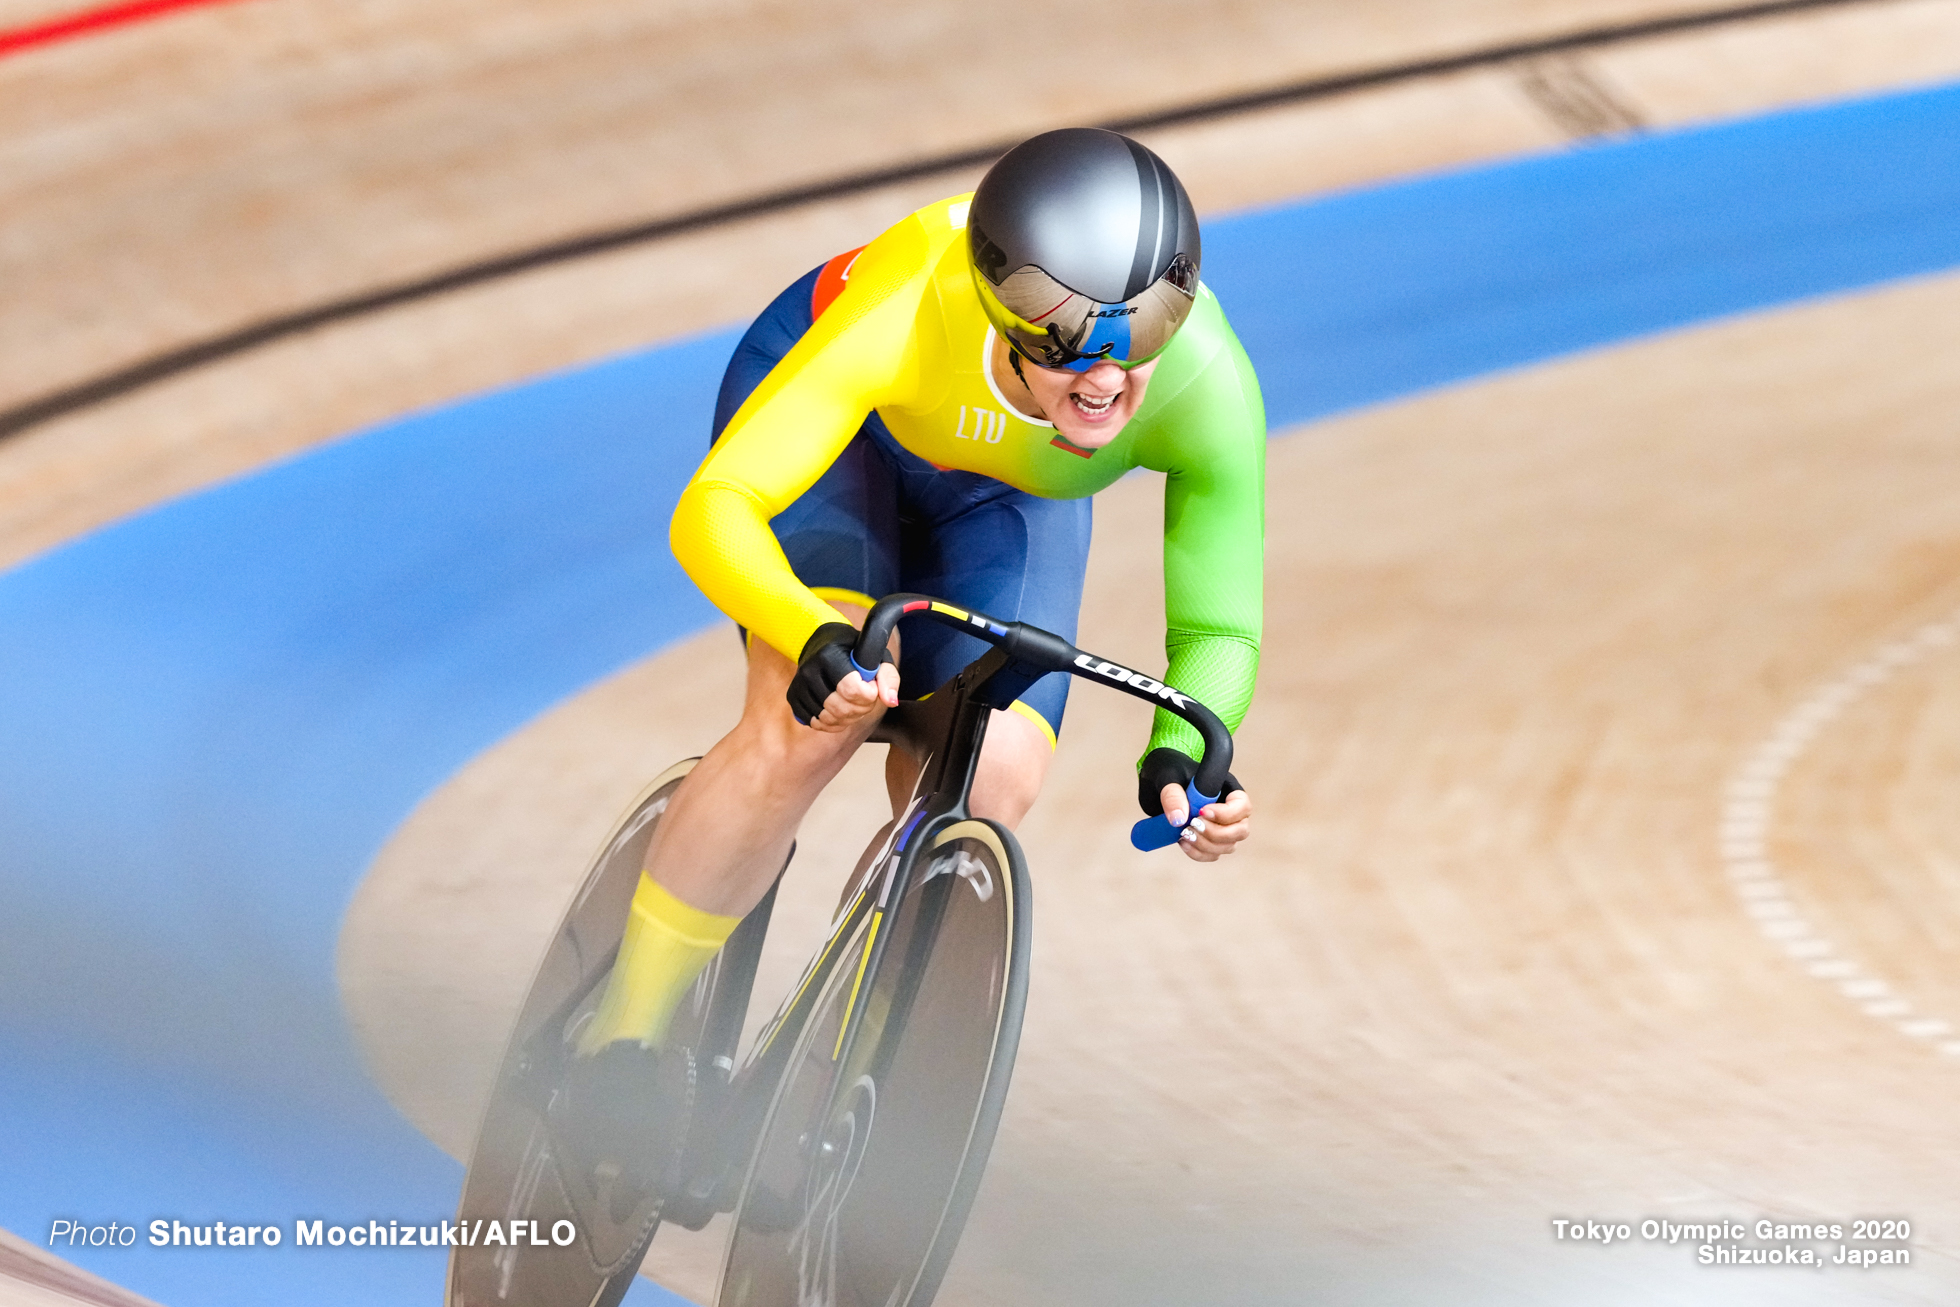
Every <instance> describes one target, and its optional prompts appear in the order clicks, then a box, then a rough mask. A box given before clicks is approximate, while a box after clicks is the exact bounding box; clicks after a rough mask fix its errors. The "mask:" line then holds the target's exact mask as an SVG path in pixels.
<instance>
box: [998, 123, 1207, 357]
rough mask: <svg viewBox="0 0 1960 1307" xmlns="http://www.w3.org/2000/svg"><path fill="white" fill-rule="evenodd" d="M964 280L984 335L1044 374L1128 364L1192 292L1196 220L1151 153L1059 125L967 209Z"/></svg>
mask: <svg viewBox="0 0 1960 1307" xmlns="http://www.w3.org/2000/svg"><path fill="white" fill-rule="evenodd" d="M966 235H967V248H968V251H969V252H970V253H971V254H972V256H973V284H974V286H975V287H976V288H977V289H978V290H979V292H980V303H981V305H982V307H984V308H985V309H986V311H987V318H988V320H989V321H991V322H992V323H993V324H994V330H995V331H998V332H999V333H1000V334H1001V337H1002V338H1003V339H1004V340H1006V341H1007V343H1008V344H1009V345H1010V346H1012V347H1013V348H1014V349H1015V350H1017V351H1018V352H1020V353H1021V354H1023V355H1025V356H1026V357H1027V358H1028V359H1030V360H1031V361H1033V362H1035V363H1037V364H1040V365H1041V366H1042V367H1048V368H1067V369H1069V370H1071V371H1074V372H1086V371H1087V370H1088V369H1090V368H1091V367H1094V366H1095V365H1096V364H1097V363H1100V362H1102V361H1103V360H1104V359H1108V360H1110V361H1111V362H1114V363H1117V364H1120V365H1122V366H1124V367H1126V368H1127V367H1135V366H1136V365H1137V364H1139V363H1145V362H1148V361H1149V360H1151V359H1153V358H1155V357H1156V356H1157V355H1158V354H1160V353H1162V352H1163V349H1164V347H1165V346H1166V345H1168V344H1170V342H1171V337H1172V336H1173V335H1175V334H1177V329H1178V328H1179V327H1181V326H1183V325H1184V319H1185V318H1187V317H1189V316H1190V313H1191V305H1192V303H1193V297H1194V296H1195V295H1196V294H1197V291H1198V257H1199V246H1198V215H1197V213H1196V212H1195V211H1193V209H1192V208H1191V197H1190V196H1188V195H1186V194H1185V193H1184V186H1183V184H1182V183H1181V182H1179V181H1178V180H1177V176H1176V174H1175V173H1173V172H1172V171H1171V170H1170V166H1169V165H1168V164H1166V163H1165V162H1164V161H1163V160H1162V159H1160V158H1158V157H1157V156H1156V155H1155V154H1153V153H1151V152H1150V151H1149V150H1147V149H1145V148H1144V147H1143V146H1141V145H1138V144H1137V143H1136V142H1135V141H1133V140H1131V139H1130V138H1129V137H1127V136H1119V135H1118V134H1116V133H1115V132H1106V131H1103V130H1101V129H1099V128H1095V127H1067V128H1064V129H1062V130H1061V131H1056V132H1044V133H1042V134H1041V135H1040V136H1037V137H1034V138H1033V139H1031V140H1026V141H1023V142H1021V144H1019V145H1017V146H1015V147H1014V148H1013V149H1011V150H1009V151H1008V152H1007V153H1006V154H1005V155H1003V156H1001V159H1000V161H999V162H998V163H996V164H994V166H993V167H992V168H989V169H988V170H987V175H986V176H985V177H983V178H981V179H980V186H979V189H977V190H976V191H974V192H973V205H972V207H971V208H970V209H969V210H968V211H967V225H966Z"/></svg>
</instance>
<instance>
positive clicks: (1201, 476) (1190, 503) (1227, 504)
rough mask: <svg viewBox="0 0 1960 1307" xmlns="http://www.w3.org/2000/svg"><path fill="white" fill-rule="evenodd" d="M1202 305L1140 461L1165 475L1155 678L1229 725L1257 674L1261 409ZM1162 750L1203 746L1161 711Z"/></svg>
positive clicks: (1241, 364) (1238, 355) (1248, 367)
mask: <svg viewBox="0 0 1960 1307" xmlns="http://www.w3.org/2000/svg"><path fill="white" fill-rule="evenodd" d="M1206 298H1207V300H1209V298H1210V297H1209V295H1208V294H1207V295H1206ZM1202 307H1205V308H1209V309H1210V312H1209V313H1194V314H1193V317H1192V321H1191V322H1190V323H1188V324H1187V327H1186V330H1187V331H1189V330H1191V329H1192V328H1197V329H1198V338H1197V339H1196V340H1194V341H1193V342H1192V343H1193V344H1194V345H1199V346H1201V347H1203V355H1202V356H1201V357H1202V359H1203V361H1202V363H1200V364H1198V365H1197V366H1196V367H1194V368H1191V369H1190V370H1188V371H1185V370H1183V369H1180V370H1179V371H1180V372H1182V373H1183V376H1182V377H1181V378H1180V377H1179V376H1178V375H1177V374H1173V375H1172V376H1169V377H1164V378H1162V379H1163V380H1167V381H1170V382H1172V383H1173V385H1174V386H1175V387H1176V389H1175V392H1174V393H1173V394H1172V395H1170V396H1167V397H1166V398H1167V399H1168V401H1169V402H1168V403H1166V404H1165V405H1164V407H1163V408H1162V409H1161V410H1159V411H1158V413H1157V414H1156V415H1155V420H1154V421H1153V422H1152V423H1151V432H1150V434H1151V437H1152V439H1151V441H1150V443H1151V446H1152V451H1151V452H1152V453H1153V454H1154V455H1155V457H1153V458H1151V459H1149V464H1150V465H1154V466H1158V467H1160V468H1161V470H1162V471H1163V472H1164V474H1165V479H1164V617H1165V624H1164V625H1165V629H1164V652H1165V653H1166V654H1167V655H1168V656H1169V660H1170V662H1169V667H1168V669H1167V670H1166V672H1165V673H1164V680H1165V681H1166V682H1167V683H1168V684H1170V685H1174V686H1176V687H1177V688H1178V689H1180V690H1183V691H1184V692H1185V693H1187V694H1190V695H1192V696H1194V697H1195V698H1197V699H1198V700H1199V701H1200V702H1201V703H1203V704H1205V705H1206V706H1207V707H1209V708H1210V709H1211V710H1212V711H1213V712H1215V713H1217V714H1218V715H1219V717H1221V718H1223V719H1224V722H1225V725H1226V726H1227V727H1228V728H1230V729H1232V730H1234V731H1236V730H1237V729H1238V726H1239V723H1240V721H1242V720H1243V719H1244V717H1245V713H1246V709H1247V708H1248V707H1249V706H1250V705H1251V703H1252V687H1253V682H1254V680H1255V679H1256V678H1257V676H1258V672H1259V632H1260V621H1261V594H1262V591H1263V589H1264V577H1263V570H1264V560H1265V547H1266V409H1265V405H1264V403H1263V402H1262V401H1261V399H1260V396H1259V379H1258V378H1257V377H1256V376H1254V375H1253V372H1252V364H1251V362H1250V361H1249V360H1248V359H1247V358H1246V356H1245V350H1244V349H1243V348H1242V347H1241V346H1240V345H1239V342H1238V338H1237V337H1236V336H1234V335H1233V334H1232V329H1231V327H1230V326H1229V325H1227V324H1226V322H1225V318H1224V314H1223V313H1221V312H1220V311H1219V310H1218V307H1217V302H1216V301H1215V300H1211V301H1210V302H1209V303H1208V304H1206V305H1204V306H1202ZM1182 334H1183V333H1180V335H1182ZM1167 361H1168V360H1167ZM1164 746H1169V747H1170V748H1174V749H1177V750H1180V751H1181V752H1183V753H1185V754H1188V755H1189V756H1191V757H1193V758H1195V757H1197V756H1198V754H1199V752H1200V751H1201V750H1202V748H1203V745H1202V743H1201V741H1200V739H1199V736H1198V733H1197V731H1195V730H1193V729H1192V728H1191V727H1190V726H1188V725H1186V724H1185V723H1184V722H1183V721H1182V720H1180V719H1179V718H1176V717H1173V716H1172V715H1171V714H1169V713H1167V712H1162V711H1160V712H1158V714H1157V718H1156V724H1155V729H1153V730H1152V732H1151V736H1150V748H1152V749H1156V748H1160V747H1164Z"/></svg>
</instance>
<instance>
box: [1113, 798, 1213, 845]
mask: <svg viewBox="0 0 1960 1307" xmlns="http://www.w3.org/2000/svg"><path fill="white" fill-rule="evenodd" d="M1184 801H1185V803H1187V804H1188V805H1190V806H1189V807H1188V808H1186V809H1185V814H1184V819H1185V822H1186V823H1187V824H1188V823H1189V822H1190V820H1191V818H1192V817H1194V816H1196V815H1197V813H1198V810H1199V809H1200V808H1202V807H1204V806H1205V805H1206V804H1207V803H1216V802H1218V796H1217V795H1216V794H1201V793H1199V792H1198V783H1197V782H1196V781H1188V782H1186V783H1185V786H1184ZM1183 830H1184V827H1183V826H1173V825H1171V819H1170V818H1169V817H1165V816H1162V815H1159V816H1156V817H1145V818H1144V819H1143V820H1142V821H1140V822H1138V823H1137V824H1136V825H1134V826H1132V827H1130V843H1131V844H1133V845H1135V846H1136V847H1137V848H1138V849H1141V850H1142V851H1143V852H1145V853H1148V852H1150V851H1151V850H1152V849H1163V848H1169V847H1170V846H1171V845H1173V844H1175V843H1177V841H1178V838H1179V836H1180V834H1181V833H1182V831H1183Z"/></svg>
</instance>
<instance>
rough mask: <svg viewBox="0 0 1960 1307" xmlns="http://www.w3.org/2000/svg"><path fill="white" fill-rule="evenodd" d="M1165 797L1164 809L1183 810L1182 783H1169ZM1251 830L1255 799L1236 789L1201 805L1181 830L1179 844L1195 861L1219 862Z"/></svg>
mask: <svg viewBox="0 0 1960 1307" xmlns="http://www.w3.org/2000/svg"><path fill="white" fill-rule="evenodd" d="M1162 799H1163V804H1164V811H1165V812H1169V813H1178V812H1182V811H1183V810H1184V807H1185V802H1184V789H1183V787H1182V786H1179V785H1166V786H1165V787H1164V792H1163V796H1162ZM1251 833H1252V800H1251V798H1250V797H1248V796H1247V794H1246V792H1245V791H1244V790H1233V791H1231V792H1230V793H1229V794H1227V795H1225V796H1224V797H1223V798H1222V799H1218V800H1215V801H1214V802H1211V803H1207V804H1206V805H1205V806H1204V807H1202V808H1200V809H1198V815H1197V816H1195V817H1193V818H1192V819H1191V822H1190V824H1189V825H1187V826H1186V827H1185V828H1184V829H1183V830H1182V831H1181V832H1179V834H1178V841H1177V847H1178V848H1180V849H1183V850H1184V856H1185V857H1187V858H1190V859H1191V860H1192V861H1193V862H1216V861H1218V860H1219V859H1220V858H1222V857H1224V856H1225V855H1226V854H1228V853H1230V852H1232V851H1233V850H1234V849H1236V848H1238V846H1239V841H1241V840H1243V839H1244V838H1245V837H1246V836H1248V835H1250V834H1251Z"/></svg>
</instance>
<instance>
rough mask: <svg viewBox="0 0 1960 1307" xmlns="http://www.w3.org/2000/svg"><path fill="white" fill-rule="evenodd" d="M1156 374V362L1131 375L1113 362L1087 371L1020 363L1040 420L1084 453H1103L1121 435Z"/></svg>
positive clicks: (1131, 370)
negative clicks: (1104, 447) (1041, 418)
mask: <svg viewBox="0 0 1960 1307" xmlns="http://www.w3.org/2000/svg"><path fill="white" fill-rule="evenodd" d="M1156 370H1157V360H1155V359H1152V360H1151V361H1150V362H1148V363H1144V364H1141V365H1139V366H1137V367H1134V368H1131V369H1130V370H1129V371H1128V372H1125V371H1124V370H1123V369H1121V368H1119V367H1117V366H1116V365H1115V364H1114V363H1098V364H1096V366H1094V367H1093V368H1090V369H1089V370H1088V371H1087V372H1069V371H1066V370H1065V369H1062V368H1038V367H1033V366H1030V365H1029V364H1028V363H1026V362H1025V361H1024V362H1023V363H1022V364H1021V373H1022V375H1023V376H1025V377H1026V378H1027V383H1028V390H1029V391H1030V392H1031V393H1032V394H1033V395H1034V401H1035V404H1036V405H1037V406H1038V407H1039V408H1040V410H1041V416H1043V417H1045V418H1047V419H1048V420H1049V421H1050V422H1053V423H1054V424H1055V430H1057V431H1059V432H1060V433H1061V434H1062V436H1063V438H1064V439H1066V440H1067V441H1068V442H1069V443H1070V444H1071V445H1075V446H1078V447H1079V448H1082V449H1101V448H1102V447H1103V446H1104V445H1107V444H1108V443H1109V442H1110V441H1112V440H1114V439H1116V437H1117V436H1118V435H1120V434H1121V433H1122V430H1123V426H1124V424H1125V423H1127V422H1128V421H1129V420H1130V419H1131V418H1132V417H1135V416H1136V411H1137V409H1138V408H1139V407H1140V406H1141V405H1142V404H1143V395H1144V391H1145V390H1147V389H1148V388H1149V386H1150V374H1151V373H1153V372H1155V371H1156Z"/></svg>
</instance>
